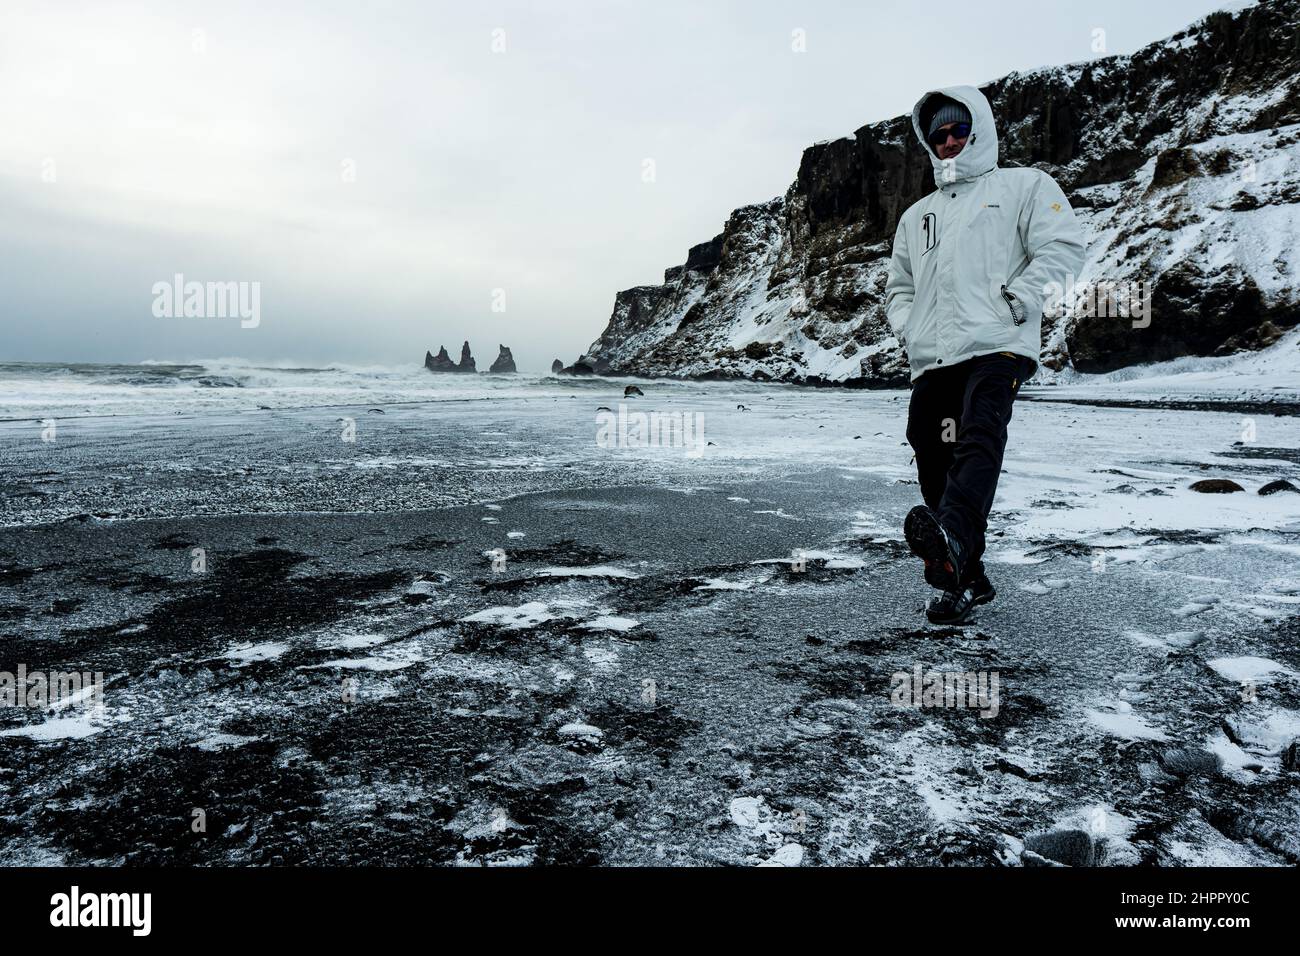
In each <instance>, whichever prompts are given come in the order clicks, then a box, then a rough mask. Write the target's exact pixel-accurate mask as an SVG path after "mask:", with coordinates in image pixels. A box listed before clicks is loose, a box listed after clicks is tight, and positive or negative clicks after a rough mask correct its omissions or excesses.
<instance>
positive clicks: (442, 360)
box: [424, 345, 456, 372]
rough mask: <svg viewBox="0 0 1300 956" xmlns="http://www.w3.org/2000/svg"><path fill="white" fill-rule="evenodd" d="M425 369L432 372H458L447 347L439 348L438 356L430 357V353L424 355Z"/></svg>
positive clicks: (441, 346) (440, 346)
mask: <svg viewBox="0 0 1300 956" xmlns="http://www.w3.org/2000/svg"><path fill="white" fill-rule="evenodd" d="M424 367H425V368H427V369H428V370H429V371H430V372H454V371H456V363H455V362H453V361H452V360H451V356H450V355H448V354H447V347H446V346H445V345H439V346H438V354H437V355H430V354H429V353H428V352H425V353H424Z"/></svg>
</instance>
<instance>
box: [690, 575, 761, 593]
mask: <svg viewBox="0 0 1300 956" xmlns="http://www.w3.org/2000/svg"><path fill="white" fill-rule="evenodd" d="M753 586H754V584H753V582H752V581H728V580H727V579H726V578H705V580H704V583H703V584H697V585H696V586H695V587H694V589H693V590H696V591H748V590H749V589H750V588H752V587H753Z"/></svg>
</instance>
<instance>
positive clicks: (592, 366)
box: [560, 355, 618, 375]
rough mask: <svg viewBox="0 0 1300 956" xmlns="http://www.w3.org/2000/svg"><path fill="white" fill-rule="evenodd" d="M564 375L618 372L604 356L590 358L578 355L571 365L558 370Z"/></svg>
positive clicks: (614, 373) (610, 373) (611, 373)
mask: <svg viewBox="0 0 1300 956" xmlns="http://www.w3.org/2000/svg"><path fill="white" fill-rule="evenodd" d="M560 371H561V373H562V374H564V375H617V374H618V372H617V371H616V370H615V369H614V367H613V365H611V364H610V361H609V359H606V358H590V357H588V356H586V355H579V356H578V360H577V361H576V362H574V363H573V364H572V365H570V366H568V367H566V368H563V369H561V370H560Z"/></svg>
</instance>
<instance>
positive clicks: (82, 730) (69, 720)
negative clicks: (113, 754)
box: [0, 714, 104, 741]
mask: <svg viewBox="0 0 1300 956" xmlns="http://www.w3.org/2000/svg"><path fill="white" fill-rule="evenodd" d="M103 729H104V728H103V727H102V726H100V724H99V723H97V722H96V721H94V720H93V719H92V717H91V715H90V714H81V715H79V716H76V717H55V718H54V719H53V720H47V721H45V722H44V723H40V724H29V725H27V726H26V727H9V728H7V729H5V730H0V737H27V738H28V739H29V740H42V741H50V740H80V739H81V738H83V737H90V736H92V735H94V734H97V733H99V732H100V731H101V730H103Z"/></svg>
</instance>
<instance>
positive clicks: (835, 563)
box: [797, 551, 867, 569]
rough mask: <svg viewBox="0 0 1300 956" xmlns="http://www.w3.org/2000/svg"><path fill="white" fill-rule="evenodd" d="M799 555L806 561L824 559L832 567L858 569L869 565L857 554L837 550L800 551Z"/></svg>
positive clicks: (826, 565)
mask: <svg viewBox="0 0 1300 956" xmlns="http://www.w3.org/2000/svg"><path fill="white" fill-rule="evenodd" d="M797 557H798V558H801V559H803V560H805V561H823V562H825V565H824V566H825V567H826V568H830V569H834V568H841V569H843V568H851V569H857V568H865V567H866V566H867V563H866V562H865V561H863V560H862V559H861V558H859V557H857V556H856V555H852V554H840V553H838V552H836V551H800V552H799V553H798V555H797Z"/></svg>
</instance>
